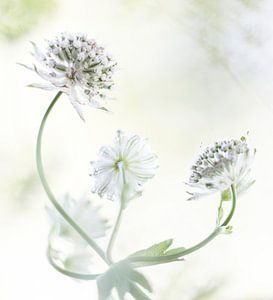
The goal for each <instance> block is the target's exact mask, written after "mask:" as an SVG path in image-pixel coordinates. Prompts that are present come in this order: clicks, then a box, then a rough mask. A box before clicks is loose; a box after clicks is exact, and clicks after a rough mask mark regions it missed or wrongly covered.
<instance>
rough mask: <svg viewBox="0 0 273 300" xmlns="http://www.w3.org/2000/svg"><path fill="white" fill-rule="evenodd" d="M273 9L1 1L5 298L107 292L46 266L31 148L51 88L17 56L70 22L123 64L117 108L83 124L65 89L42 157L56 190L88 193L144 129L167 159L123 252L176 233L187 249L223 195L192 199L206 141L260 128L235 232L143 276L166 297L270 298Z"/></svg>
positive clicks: (143, 0)
mask: <svg viewBox="0 0 273 300" xmlns="http://www.w3.org/2000/svg"><path fill="white" fill-rule="evenodd" d="M272 13H273V2H272V1H270V0H259V1H258V0H256V1H255V0H192V1H187V0H169V1H165V0H138V1H137V0H135V1H134V0H112V1H106V0H100V1H93V0H77V1H73V0H54V1H53V0H51V1H35V0H0V43H1V47H0V54H1V55H0V66H1V72H0V82H1V100H0V101H1V112H0V132H1V135H0V137H1V149H0V154H1V168H0V173H1V175H2V176H1V181H0V191H1V202H0V225H1V226H0V236H1V242H0V243H1V244H0V253H1V256H0V265H1V270H0V299H1V300H2V299H3V300H17V299H29V300H32V299H33V300H34V299H35V300H36V299H39V300H48V299H66V300H69V299H71V300H72V299H82V300H84V299H96V287H95V284H93V283H88V284H86V283H85V284H79V283H76V282H73V281H72V280H70V279H69V278H66V277H64V276H63V275H60V274H58V273H56V271H55V270H53V269H52V268H51V267H50V266H49V264H48V263H47V261H46V256H45V249H46V239H47V231H48V228H49V227H48V222H47V218H46V216H45V212H44V206H45V205H46V204H47V199H46V196H45V194H44V192H43V190H42V187H41V185H40V183H39V180H38V178H37V174H36V168H35V161H34V152H35V148H34V147H35V139H36V134H37V130H38V127H39V123H40V120H41V118H42V115H43V113H44V112H45V110H46V107H47V106H48V105H49V101H50V100H51V98H52V97H53V96H54V93H53V94H52V93H51V92H44V91H39V90H34V89H33V90H32V89H29V88H26V87H25V86H26V85H27V84H28V83H31V82H37V78H36V77H35V75H34V74H31V72H28V71H27V70H24V69H22V68H21V67H19V66H18V65H16V62H23V63H26V62H31V59H30V55H29V52H30V50H31V47H30V43H29V41H35V42H37V44H42V43H43V42H44V39H47V38H51V37H52V36H54V35H56V34H58V33H59V32H60V31H73V32H78V31H80V32H84V33H86V34H88V35H89V36H91V37H94V38H95V39H97V40H98V41H99V42H100V43H102V44H103V45H105V47H106V48H107V49H108V51H109V52H112V53H113V54H114V56H115V57H116V59H117V61H118V63H119V64H118V65H119V68H118V72H117V75H116V77H115V78H116V91H115V99H116V100H114V101H111V102H110V104H109V109H110V110H111V111H112V112H113V113H111V114H107V113H104V112H101V111H96V110H94V109H85V111H84V113H85V116H86V120H87V122H86V124H83V123H82V122H81V120H80V119H79V118H78V116H77V115H76V113H75V112H74V110H73V109H72V107H71V105H70V104H69V101H68V100H67V99H66V97H65V96H64V97H62V98H61V101H60V102H59V103H58V104H57V106H56V108H55V110H54V113H53V114H52V115H51V117H50V122H49V123H48V127H47V130H46V135H45V144H44V152H45V158H46V166H47V173H48V176H49V179H50V182H51V185H52V187H53V189H54V191H55V192H56V194H58V195H60V194H63V193H65V192H70V193H72V195H76V196H77V195H82V193H84V192H89V191H90V190H91V180H90V177H89V175H88V174H89V173H90V165H89V162H90V161H91V160H93V159H95V157H96V153H97V151H98V149H99V147H100V146H101V145H102V144H105V143H109V142H110V141H111V140H112V138H113V136H114V132H115V131H116V130H117V129H123V130H125V131H129V132H134V133H138V134H140V135H143V136H146V137H148V138H149V140H150V142H151V144H152V146H153V149H154V150H155V152H156V153H157V154H158V155H159V158H160V168H159V169H158V172H157V175H156V177H155V178H154V179H153V180H152V181H151V182H150V183H149V184H148V185H146V187H145V192H144V194H143V197H142V198H139V199H137V200H135V201H134V202H133V203H131V205H130V206H129V207H128V209H127V210H126V215H125V217H124V220H123V221H124V223H123V225H122V228H121V232H120V235H119V240H118V243H117V248H116V253H115V255H116V257H122V256H124V255H126V254H128V253H130V252H132V251H134V250H136V249H140V248H143V247H147V246H149V245H150V244H152V243H154V242H158V241H161V240H163V239H167V238H174V239H175V241H176V245H177V246H186V247H187V246H190V245H192V244H194V243H196V242H197V241H199V240H200V239H202V238H203V237H205V236H206V235H207V234H208V233H209V232H210V231H211V229H212V228H213V226H214V222H215V214H216V209H217V200H218V199H217V197H216V196H212V197H209V198H208V199H202V200H200V201H196V202H187V201H185V200H186V199H187V195H186V188H185V186H184V184H183V181H186V180H187V176H188V174H189V171H188V170H189V168H190V165H191V163H192V162H193V160H194V159H195V157H196V155H197V154H198V152H199V150H200V146H202V145H203V146H206V145H207V144H210V143H211V142H213V141H215V140H217V139H222V138H238V137H240V136H241V135H243V134H246V132H248V131H249V132H250V137H251V140H252V143H253V144H254V145H255V146H256V147H257V151H258V152H257V157H256V161H255V166H254V168H253V174H254V176H255V178H256V180H257V182H256V183H255V185H254V186H253V187H252V188H251V189H250V190H249V191H248V192H247V193H246V194H245V195H244V196H243V197H241V198H240V199H239V201H238V208H237V211H236V215H235V218H234V220H233V222H232V223H233V224H232V225H233V226H234V233H233V234H232V235H231V236H223V237H219V238H218V239H217V240H215V241H214V242H212V243H211V244H210V245H208V246H207V247H206V248H204V249H202V250H201V251H200V252H198V253H195V254H193V255H191V256H189V257H187V259H186V261H185V262H183V263H179V264H178V263H175V264H170V265H164V266H157V267H154V268H150V269H146V270H145V272H146V274H147V276H148V278H151V281H152V282H153V284H154V289H155V291H156V292H155V294H154V298H153V299H155V300H205V299H206V300H271V299H273V286H272V278H273V260H272V253H273V242H272V237H273V226H272V224H271V219H272V210H273V201H272V200H273V199H272V190H271V185H272V178H273V168H272V166H273V155H272V152H273V151H272V150H273V139H272V132H273V104H272V96H273V84H272V83H273V68H272V66H273V21H272ZM97 201H99V200H98V199H97ZM102 202H103V203H104V201H102ZM106 205H107V206H108V209H109V210H115V205H114V204H112V203H108V202H107V203H106ZM132 236H134V239H132Z"/></svg>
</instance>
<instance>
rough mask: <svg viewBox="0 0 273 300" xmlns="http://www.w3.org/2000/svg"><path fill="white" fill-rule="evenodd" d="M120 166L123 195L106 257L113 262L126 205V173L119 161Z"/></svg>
mask: <svg viewBox="0 0 273 300" xmlns="http://www.w3.org/2000/svg"><path fill="white" fill-rule="evenodd" d="M118 168H119V172H120V175H121V178H122V181H123V188H122V193H121V197H120V207H119V212H118V216H117V219H116V222H115V225H114V229H113V231H112V234H111V237H110V240H109V244H108V247H107V250H106V257H107V259H108V260H109V261H110V262H111V263H113V259H112V255H111V252H112V248H113V245H114V243H115V241H116V239H117V234H118V231H119V227H120V223H121V217H122V213H123V210H124V206H125V193H126V181H125V174H124V169H123V163H122V162H119V163H118Z"/></svg>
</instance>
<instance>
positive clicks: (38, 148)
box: [36, 92, 109, 264]
mask: <svg viewBox="0 0 273 300" xmlns="http://www.w3.org/2000/svg"><path fill="white" fill-rule="evenodd" d="M61 94H62V92H58V93H57V95H56V96H55V98H54V99H53V100H52V102H51V104H50V105H49V107H48V109H47V111H46V113H45V115H44V117H43V119H42V122H41V125H40V129H39V133H38V138H37V144H36V164H37V169H38V173H39V176H40V179H41V182H42V185H43V187H44V190H45V192H46V194H47V196H48V198H49V200H50V201H51V203H52V204H53V206H54V207H55V208H56V209H57V211H58V212H59V213H60V214H61V215H62V217H63V218H64V219H65V220H66V221H67V222H68V223H69V224H70V225H71V226H72V227H73V228H74V229H75V230H76V231H77V232H78V234H79V235H80V236H81V237H82V238H83V239H84V240H85V241H86V242H87V243H88V244H89V246H91V247H92V248H93V250H94V251H95V252H96V253H97V254H98V255H99V256H100V257H101V258H102V259H103V260H104V261H105V262H106V263H107V264H109V262H108V260H107V258H106V257H105V253H104V251H103V250H102V249H101V248H100V247H99V246H98V245H97V243H96V242H95V241H94V240H93V239H92V238H91V237H89V236H88V234H87V233H86V232H84V231H83V230H82V229H81V227H80V226H79V225H78V224H77V223H76V222H75V221H74V220H73V219H72V218H71V217H70V216H69V215H68V214H67V213H66V212H65V210H64V209H63V208H62V206H61V205H60V204H59V203H58V201H57V200H56V198H55V196H54V194H53V192H52V191H51V189H50V187H49V185H48V182H47V180H46V176H45V173H44V168H43V163H42V153H41V147H42V136H43V131H44V127H45V123H46V120H47V117H48V115H49V113H50V112H51V110H52V108H53V107H54V105H55V104H56V102H57V101H58V99H59V98H60V96H61Z"/></svg>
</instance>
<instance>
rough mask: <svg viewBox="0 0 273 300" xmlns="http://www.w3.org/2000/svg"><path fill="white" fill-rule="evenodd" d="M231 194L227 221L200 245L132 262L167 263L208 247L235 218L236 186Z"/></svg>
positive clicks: (133, 259) (139, 257)
mask: <svg viewBox="0 0 273 300" xmlns="http://www.w3.org/2000/svg"><path fill="white" fill-rule="evenodd" d="M231 193H232V207H231V210H230V213H229V214H228V216H227V218H226V219H225V221H224V222H223V223H222V225H220V226H217V227H216V229H215V230H214V231H213V232H212V233H211V234H210V235H209V236H208V237H207V238H205V239H204V240H203V241H201V242H200V243H198V244H196V245H194V246H192V247H190V248H188V249H185V250H181V252H179V253H176V254H172V255H165V256H146V257H144V256H143V257H141V256H138V257H137V256H136V257H131V258H130V260H131V261H132V262H142V261H143V262H147V261H148V262H150V261H157V262H162V263H163V262H167V261H170V260H172V259H173V260H175V259H178V258H181V257H183V256H185V255H188V254H190V253H193V252H195V251H197V250H199V249H200V248H202V247H204V246H205V245H207V244H208V243H209V242H210V241H211V240H213V239H214V238H215V237H216V236H217V235H218V234H220V233H221V227H223V226H227V225H228V224H229V222H230V220H231V219H232V217H233V214H234V212H235V207H236V188H235V185H234V184H232V185H231Z"/></svg>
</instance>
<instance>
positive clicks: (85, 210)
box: [47, 195, 108, 273]
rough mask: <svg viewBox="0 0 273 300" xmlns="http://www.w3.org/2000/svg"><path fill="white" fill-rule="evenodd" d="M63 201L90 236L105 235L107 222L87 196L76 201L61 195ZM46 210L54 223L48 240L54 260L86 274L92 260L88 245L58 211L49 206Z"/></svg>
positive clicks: (64, 205)
mask: <svg viewBox="0 0 273 300" xmlns="http://www.w3.org/2000/svg"><path fill="white" fill-rule="evenodd" d="M60 203H61V206H62V208H63V209H64V210H65V212H66V213H67V214H68V215H69V216H70V217H71V218H72V219H73V220H74V221H75V222H76V223H77V224H78V225H79V226H80V227H81V229H82V230H84V231H85V232H86V233H87V234H88V235H89V236H90V237H91V238H93V239H96V238H100V237H103V236H105V233H106V230H107V229H108V225H107V223H106V221H105V220H103V219H102V218H101V217H100V215H99V209H98V208H97V207H95V206H94V205H93V203H92V202H90V201H88V200H85V199H81V200H79V201H75V200H74V199H72V198H71V197H70V196H68V195H66V196H65V197H63V198H61V201H60ZM47 212H48V214H49V216H50V219H51V223H52V226H51V230H50V234H49V239H48V243H49V254H50V256H51V259H53V260H54V262H55V263H57V264H58V265H59V264H61V265H62V267H64V268H65V269H67V270H70V271H74V272H75V271H76V272H83V273H85V272H86V273H87V272H88V271H90V267H92V265H93V263H92V252H91V253H90V249H89V248H88V244H87V243H86V242H85V240H83V239H82V238H81V237H80V235H79V234H78V233H77V232H76V231H75V230H74V228H72V227H71V226H70V225H69V224H68V223H67V222H66V221H65V220H64V218H63V217H62V216H61V215H60V214H59V213H58V212H57V211H56V210H54V209H51V208H47Z"/></svg>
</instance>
